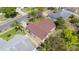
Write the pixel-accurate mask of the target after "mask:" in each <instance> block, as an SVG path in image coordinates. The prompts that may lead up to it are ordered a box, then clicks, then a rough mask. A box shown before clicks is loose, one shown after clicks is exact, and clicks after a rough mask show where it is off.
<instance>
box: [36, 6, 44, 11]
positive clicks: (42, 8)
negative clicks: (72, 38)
mask: <svg viewBox="0 0 79 59" xmlns="http://www.w3.org/2000/svg"><path fill="white" fill-rule="evenodd" d="M36 9H37V10H40V11H43V10H44V9H45V8H44V7H36Z"/></svg>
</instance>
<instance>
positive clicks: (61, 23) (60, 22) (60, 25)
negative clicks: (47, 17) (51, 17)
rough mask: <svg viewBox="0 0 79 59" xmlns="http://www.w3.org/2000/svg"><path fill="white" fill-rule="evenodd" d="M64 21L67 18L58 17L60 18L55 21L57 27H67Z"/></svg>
mask: <svg viewBox="0 0 79 59" xmlns="http://www.w3.org/2000/svg"><path fill="white" fill-rule="evenodd" d="M64 23H65V20H64V19H63V17H58V18H57V21H56V22H55V24H56V27H57V28H58V29H63V28H65V26H64Z"/></svg>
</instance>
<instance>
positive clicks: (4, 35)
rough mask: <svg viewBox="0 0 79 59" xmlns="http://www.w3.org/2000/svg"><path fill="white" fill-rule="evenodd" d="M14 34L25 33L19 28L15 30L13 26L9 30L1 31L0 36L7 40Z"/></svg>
mask: <svg viewBox="0 0 79 59" xmlns="http://www.w3.org/2000/svg"><path fill="white" fill-rule="evenodd" d="M16 34H25V32H24V31H21V30H18V31H16V29H15V27H13V28H11V29H10V30H7V31H6V32H3V33H1V34H0V38H2V39H4V40H6V41H8V40H10V39H11V38H13V37H14V35H16Z"/></svg>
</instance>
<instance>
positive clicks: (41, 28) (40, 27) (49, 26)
mask: <svg viewBox="0 0 79 59" xmlns="http://www.w3.org/2000/svg"><path fill="white" fill-rule="evenodd" d="M27 28H28V30H29V31H28V32H29V33H30V34H32V35H33V36H34V37H35V38H36V39H39V40H41V42H44V40H45V39H46V38H47V37H48V36H49V35H50V33H51V32H52V31H54V30H55V24H54V22H53V21H52V20H49V19H45V18H44V19H41V21H40V22H39V23H29V24H28V26H27Z"/></svg>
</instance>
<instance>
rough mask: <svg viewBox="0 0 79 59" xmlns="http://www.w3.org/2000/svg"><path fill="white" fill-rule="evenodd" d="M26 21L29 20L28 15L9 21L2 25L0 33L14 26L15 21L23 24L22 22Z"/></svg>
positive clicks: (0, 25)
mask: <svg viewBox="0 0 79 59" xmlns="http://www.w3.org/2000/svg"><path fill="white" fill-rule="evenodd" d="M26 20H28V18H27V15H25V16H22V17H19V18H17V19H11V20H7V21H5V22H3V23H1V24H0V31H4V30H6V29H8V28H9V27H10V26H11V25H12V24H13V22H14V21H18V22H21V21H26Z"/></svg>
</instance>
